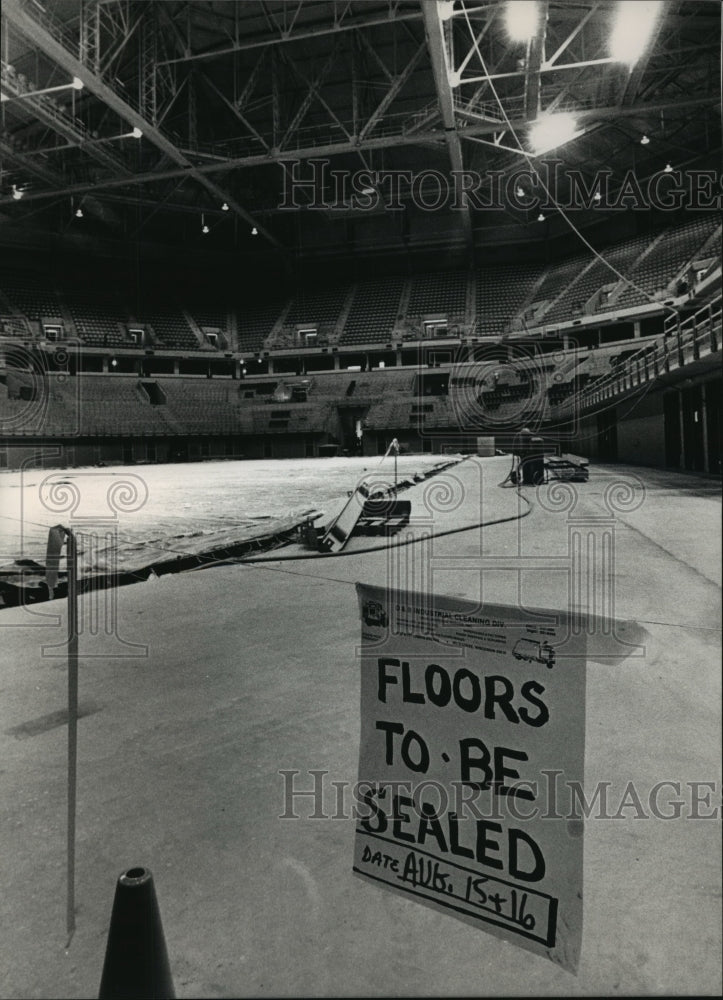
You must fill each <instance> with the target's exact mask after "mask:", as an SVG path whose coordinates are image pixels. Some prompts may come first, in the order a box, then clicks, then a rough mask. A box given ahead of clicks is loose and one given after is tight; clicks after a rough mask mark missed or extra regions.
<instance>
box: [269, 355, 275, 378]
mask: <svg viewBox="0 0 723 1000" xmlns="http://www.w3.org/2000/svg"><path fill="white" fill-rule="evenodd" d="M268 365H269V375H273V374H274V359H273V358H269V361H268Z"/></svg>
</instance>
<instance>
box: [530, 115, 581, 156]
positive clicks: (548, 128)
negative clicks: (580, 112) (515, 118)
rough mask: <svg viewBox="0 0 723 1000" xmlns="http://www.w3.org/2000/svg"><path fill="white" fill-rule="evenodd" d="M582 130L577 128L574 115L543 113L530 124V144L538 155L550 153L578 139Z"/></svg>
mask: <svg viewBox="0 0 723 1000" xmlns="http://www.w3.org/2000/svg"><path fill="white" fill-rule="evenodd" d="M579 135H582V132H581V131H579V130H578V128H577V122H576V120H575V117H574V115H571V114H568V113H567V112H563V113H561V114H542V115H540V117H539V118H538V119H537V120H536V121H534V122H532V124H531V126H530V136H529V138H530V145H531V146H532V150H533V152H534V153H535V154H536V155H538V156H539V155H540V154H541V153H549V152H550V150H552V149H557V148H558V147H559V146H564V144H565V143H566V142H570V141H571V140H572V139H576V138H577V137H578V136H579Z"/></svg>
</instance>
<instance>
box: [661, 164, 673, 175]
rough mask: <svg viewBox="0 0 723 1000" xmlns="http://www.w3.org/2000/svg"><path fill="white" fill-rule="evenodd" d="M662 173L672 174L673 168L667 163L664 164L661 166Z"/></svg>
mask: <svg viewBox="0 0 723 1000" xmlns="http://www.w3.org/2000/svg"><path fill="white" fill-rule="evenodd" d="M663 173H664V174H672V173H673V168H672V167H671V165H670V164H669V163H666V164H665V167H664V168H663Z"/></svg>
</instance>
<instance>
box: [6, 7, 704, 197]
mask: <svg viewBox="0 0 723 1000" xmlns="http://www.w3.org/2000/svg"><path fill="white" fill-rule="evenodd" d="M6 2H7V0H6ZM719 100H720V99H719V97H718V96H717V95H708V96H705V97H699V98H692V99H690V100H688V101H673V100H671V101H663V102H655V103H651V104H638V105H631V106H629V107H625V108H620V107H618V106H617V105H613V106H609V107H608V106H606V107H604V108H593V109H590V110H587V111H584V110H583V111H579V112H576V116H577V117H578V119H581V120H586V121H587V120H590V121H594V120H595V119H596V118H597V119H601V120H604V119H607V118H613V119H615V118H618V117H621V116H629V115H630V116H634V117H638V116H644V115H646V114H657V113H658V112H659V111H664V110H666V109H670V108H675V109H678V110H681V111H683V110H686V109H687V108H689V107H700V106H701V105H705V104H710V105H715V104H717V103H718V102H719ZM459 113H460V114H464V115H465V117H467V116H469V117H471V118H474V114H473V112H466V111H463V110H462V109H460V110H459ZM505 124H506V123H505ZM528 124H529V123H528V122H527V121H526V119H524V118H521V117H520V118H515V119H511V120H510V126H511V128H512V129H513V130H515V131H516V130H517V129H522V128H524V127H525V126H526V125H528ZM499 130H500V123H499V122H489V121H486V122H485V121H482V122H474V123H473V124H471V125H468V126H466V127H465V128H464V129H460V131H459V135H460V136H461V138H463V139H464V138H468V137H473V136H477V135H493V134H495V133H497V132H499ZM443 141H444V137H443V136H442V135H441V134H440V133H439V132H438V131H431V132H430V131H427V132H416V133H406V132H404V131H401V132H399V133H397V134H394V135H383V136H378V137H376V138H367V139H365V140H363V141H361V142H356V141H349V142H346V141H344V142H338V143H328V144H326V145H320V146H306V147H302V148H299V149H294V150H293V154H291V153H282V152H279V151H275V150H269V151H268V152H264V153H251V154H248V155H247V156H234V157H217V158H214V161H213V162H212V163H204V164H202V165H198V164H197V165H195V166H194V168H193V171H194V172H193V174H192V173H191V172H190V170H189V168H188V167H181V168H173V169H169V170H152V171H149V172H148V173H145V174H133V175H132V176H130V177H128V178H122V179H114V180H107V181H97V182H92V183H87V184H83V183H81V184H75V185H68V186H67V187H66V188H64V189H63V190H59V191H47V192H43V191H36V192H29V193H28V194H27V195H25V197H24V199H23V200H27V201H36V200H38V199H41V198H54V197H57V196H58V195H61V194H80V193H83V192H84V191H109V190H112V189H113V188H119V187H128V186H132V185H136V184H151V183H153V182H154V181H163V180H170V179H172V178H178V177H191V176H195V175H203V176H207V175H208V174H213V173H217V172H219V171H220V172H223V171H229V170H236V169H243V168H247V167H258V166H262V165H263V164H266V163H282V162H288V160H289V157H290V156H291V155H293V159H294V160H302V159H305V160H310V159H316V158H318V159H319V160H323V159H325V158H327V157H331V156H340V155H343V154H347V153H358V152H359V151H360V150H375V149H391V148H397V147H401V146H420V145H421V146H425V145H431V146H434V147H439V145H440V144H441V142H443ZM189 153H190V151H189ZM0 204H15V202H14V201H13V199H12V198H10V197H4V198H0Z"/></svg>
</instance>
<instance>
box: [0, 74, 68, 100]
mask: <svg viewBox="0 0 723 1000" xmlns="http://www.w3.org/2000/svg"><path fill="white" fill-rule="evenodd" d="M83 86H84V84H83V81H82V80H81V79H80V77H78V76H74V77H73V80H72V82H71V83H62V84H60V86H58V87H43V88H42V89H41V90H25V91H22V92H20V93H17V94H6V93H2V94H0V101H3V102H5V101H22V100H24V99H25V98H26V97H42V96H43V95H44V94H57V93H58V92H59V91H61V90H82V89H83Z"/></svg>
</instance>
